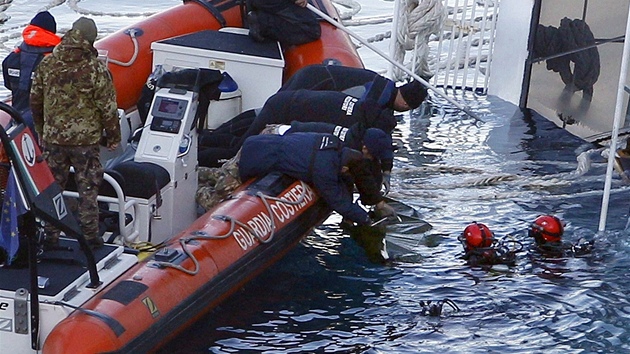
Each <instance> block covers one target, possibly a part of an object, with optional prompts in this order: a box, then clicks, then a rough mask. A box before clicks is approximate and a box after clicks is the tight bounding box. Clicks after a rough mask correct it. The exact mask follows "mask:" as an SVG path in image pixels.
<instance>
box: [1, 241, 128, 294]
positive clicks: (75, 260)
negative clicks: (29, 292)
mask: <svg viewBox="0 0 630 354" xmlns="http://www.w3.org/2000/svg"><path fill="white" fill-rule="evenodd" d="M118 248H119V246H112V245H105V246H103V247H101V248H99V249H96V250H95V251H94V259H95V261H96V263H99V262H101V261H102V260H103V259H105V258H107V257H108V256H110V255H111V254H112V253H114V252H116V251H117V250H118ZM37 258H38V260H39V262H38V264H37V271H38V275H39V277H40V289H39V294H40V295H46V296H56V295H57V294H59V293H60V292H61V291H63V290H64V289H65V288H67V287H68V286H69V285H70V284H72V283H73V282H74V281H76V280H77V278H79V277H80V276H81V275H82V274H83V273H86V272H87V261H86V258H85V255H84V254H83V252H81V250H80V248H79V243H78V242H77V241H76V240H70V239H61V240H60V249H59V250H51V251H45V252H42V253H41V254H40V255H39V256H38V257H37ZM46 279H47V281H46ZM42 283H44V284H42ZM20 288H25V289H28V288H29V268H28V267H4V268H3V269H2V272H0V291H2V290H5V291H16V290H18V289H20Z"/></svg>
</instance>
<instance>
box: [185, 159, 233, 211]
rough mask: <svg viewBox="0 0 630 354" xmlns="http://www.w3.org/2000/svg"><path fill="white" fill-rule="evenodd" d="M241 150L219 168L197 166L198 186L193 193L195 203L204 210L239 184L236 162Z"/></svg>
mask: <svg viewBox="0 0 630 354" xmlns="http://www.w3.org/2000/svg"><path fill="white" fill-rule="evenodd" d="M240 159H241V150H240V149H239V150H238V152H237V153H236V155H235V156H234V157H232V158H231V159H229V160H228V161H226V162H225V163H224V164H223V165H221V167H219V168H211V167H199V187H198V188H197V193H196V194H195V199H196V200H197V203H198V204H199V205H200V206H201V207H203V208H204V209H206V210H210V209H212V207H214V206H215V205H217V204H219V202H221V201H222V200H223V199H225V198H226V197H227V196H228V195H230V194H231V193H232V192H234V191H235V190H236V188H238V186H240V185H241V179H240V178H239V175H238V162H239V160H240Z"/></svg>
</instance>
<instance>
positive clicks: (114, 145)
mask: <svg viewBox="0 0 630 354" xmlns="http://www.w3.org/2000/svg"><path fill="white" fill-rule="evenodd" d="M116 149H118V143H113V144H109V145H107V150H109V151H114V150H116Z"/></svg>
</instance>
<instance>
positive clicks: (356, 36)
mask: <svg viewBox="0 0 630 354" xmlns="http://www.w3.org/2000/svg"><path fill="white" fill-rule="evenodd" d="M306 7H307V8H308V9H309V10H311V11H313V12H314V13H315V14H316V15H318V16H320V17H321V18H323V19H325V20H326V21H328V22H329V23H330V24H331V25H333V26H335V27H337V28H338V29H340V30H342V31H344V32H346V33H347V34H349V35H350V36H352V37H354V38H355V39H356V40H358V41H359V42H361V43H363V45H365V46H366V47H368V48H370V49H371V50H372V51H374V53H376V54H378V55H380V56H381V57H383V59H385V60H387V61H389V62H390V63H392V64H393V65H394V66H396V67H397V68H399V69H400V70H402V71H404V72H405V73H407V74H409V75H410V76H411V77H413V78H414V79H416V80H418V81H419V82H420V83H422V84H423V85H424V86H425V87H426V88H428V89H430V90H432V91H433V92H435V93H437V94H438V95H439V96H442V98H444V99H445V100H446V101H448V102H449V103H451V104H452V105H453V106H455V107H457V108H459V109H460V110H461V111H463V112H464V113H466V114H468V115H469V116H470V117H472V118H474V119H476V120H479V121H481V119H479V117H477V115H476V114H475V113H474V112H472V111H471V110H470V107H466V106H464V105H462V104H461V103H459V102H457V101H455V100H453V99H452V98H450V97H448V96H447V95H446V94H445V93H443V92H442V91H440V90H438V89H437V88H436V87H434V86H433V85H431V84H429V83H428V82H427V81H426V80H425V79H423V78H421V77H420V76H418V75H416V74H415V73H414V72H413V71H411V70H409V69H407V68H406V67H405V66H404V65H402V64H400V63H398V62H396V61H395V60H393V59H392V58H390V57H389V56H387V54H385V53H383V52H382V51H381V50H380V49H378V48H376V47H375V46H373V45H372V44H371V43H370V42H368V41H366V40H365V39H363V38H361V36H359V35H358V34H356V33H354V32H352V31H351V30H349V29H347V28H346V27H344V25H342V24H341V23H339V22H337V21H335V20H334V19H333V18H332V17H330V16H328V15H326V14H325V13H323V12H322V11H320V10H319V9H318V8H316V7H314V6H313V5H311V4H307V5H306Z"/></svg>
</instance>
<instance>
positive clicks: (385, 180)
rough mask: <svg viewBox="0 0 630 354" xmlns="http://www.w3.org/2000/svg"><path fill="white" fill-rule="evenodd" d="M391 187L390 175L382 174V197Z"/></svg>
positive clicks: (387, 173)
mask: <svg viewBox="0 0 630 354" xmlns="http://www.w3.org/2000/svg"><path fill="white" fill-rule="evenodd" d="M391 185H392V174H391V173H389V172H383V195H388V194H389V190H390V188H391Z"/></svg>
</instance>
